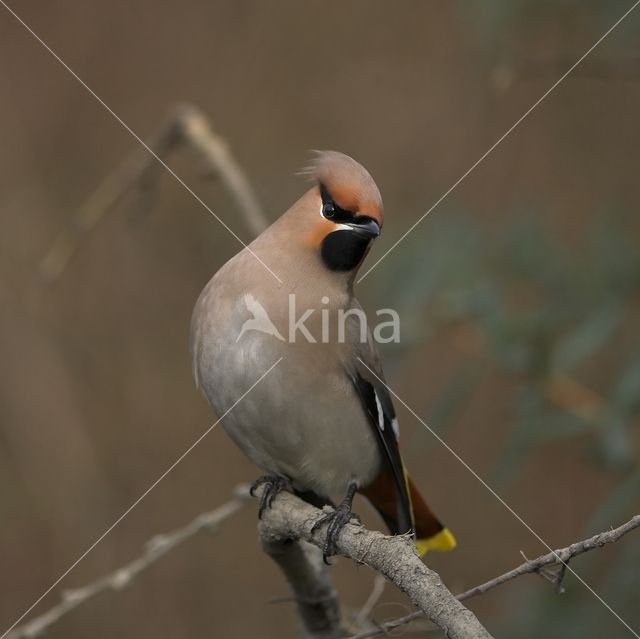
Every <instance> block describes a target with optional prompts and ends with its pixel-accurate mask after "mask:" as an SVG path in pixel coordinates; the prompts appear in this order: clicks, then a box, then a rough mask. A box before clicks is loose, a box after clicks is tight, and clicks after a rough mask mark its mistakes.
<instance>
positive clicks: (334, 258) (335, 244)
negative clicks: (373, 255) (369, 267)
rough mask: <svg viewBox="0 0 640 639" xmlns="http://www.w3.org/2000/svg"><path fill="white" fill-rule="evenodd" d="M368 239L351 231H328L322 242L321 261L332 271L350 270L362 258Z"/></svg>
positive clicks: (367, 245)
mask: <svg viewBox="0 0 640 639" xmlns="http://www.w3.org/2000/svg"><path fill="white" fill-rule="evenodd" d="M370 241H371V239H370V238H368V237H362V236H361V235H358V234H357V233H354V232H353V231H347V230H343V231H334V232H333V233H329V235H327V237H325V238H324V241H323V242H322V247H321V254H322V261H323V262H324V263H325V265H326V266H327V268H329V269H330V270H332V271H352V270H353V269H354V268H356V267H357V266H358V265H359V264H360V262H362V260H363V259H364V256H365V255H366V253H367V249H368V248H369V242H370Z"/></svg>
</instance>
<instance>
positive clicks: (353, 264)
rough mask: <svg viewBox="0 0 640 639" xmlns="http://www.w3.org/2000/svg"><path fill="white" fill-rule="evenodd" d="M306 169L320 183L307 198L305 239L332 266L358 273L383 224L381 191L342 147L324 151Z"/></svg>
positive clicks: (324, 262) (329, 267)
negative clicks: (337, 149)
mask: <svg viewBox="0 0 640 639" xmlns="http://www.w3.org/2000/svg"><path fill="white" fill-rule="evenodd" d="M305 172H306V173H308V174H309V175H310V176H311V177H312V179H313V180H314V181H315V182H316V185H315V186H314V187H313V189H312V190H311V191H310V192H309V193H308V194H307V197H306V198H305V206H304V209H305V212H304V215H305V231H304V238H303V239H304V243H305V245H306V246H307V247H309V248H311V249H312V250H315V251H317V252H318V253H319V255H320V257H321V259H322V262H323V264H324V266H325V267H326V268H328V269H329V270H331V271H341V272H351V271H353V272H354V273H355V271H356V270H357V269H358V267H359V266H360V264H361V263H362V261H363V260H364V258H365V256H366V254H367V252H368V251H369V248H370V246H371V241H372V240H374V239H375V238H376V237H378V235H380V231H381V229H382V223H383V207H382V198H381V196H380V191H379V190H378V187H377V186H376V183H375V182H374V181H373V178H372V177H371V175H369V172H368V171H367V170H366V169H365V168H364V167H363V166H361V165H360V164H358V163H357V162H356V161H355V160H353V159H352V158H350V157H349V156H348V155H344V154H343V153H338V152H337V151H321V152H318V153H317V154H316V157H315V158H314V160H313V162H312V163H311V165H310V166H309V167H308V169H307V170H306V171H305Z"/></svg>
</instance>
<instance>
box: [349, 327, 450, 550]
mask: <svg viewBox="0 0 640 639" xmlns="http://www.w3.org/2000/svg"><path fill="white" fill-rule="evenodd" d="M356 350H357V351H358V354H357V355H356V361H355V365H354V372H353V377H352V379H353V384H354V386H355V388H356V391H357V392H358V395H359V397H360V400H361V401H362V405H363V407H364V409H365V412H366V413H367V415H368V416H369V423H370V424H371V427H372V428H373V429H374V430H375V433H376V435H377V438H378V444H379V446H380V450H381V451H382V453H383V457H384V459H385V461H386V468H385V469H383V471H382V472H381V473H380V474H379V476H378V477H377V478H376V479H375V480H374V481H373V483H372V484H371V485H370V486H368V487H364V490H362V491H361V492H362V493H363V494H364V495H365V496H366V497H367V498H368V499H369V500H370V501H371V503H372V504H373V505H374V506H375V508H376V509H377V510H378V512H379V513H380V514H381V515H382V517H383V518H384V520H385V522H386V524H387V526H388V527H389V529H390V530H391V532H392V533H393V534H402V533H406V532H409V531H411V532H412V533H413V535H414V536H415V537H416V546H417V548H418V552H419V554H420V555H423V554H424V553H425V552H427V550H441V551H446V550H452V549H453V548H455V546H456V540H455V538H454V536H453V535H452V534H451V532H450V531H449V529H448V528H445V527H444V526H443V525H442V523H441V522H440V521H439V520H438V518H437V517H436V516H435V515H434V514H433V512H432V511H431V509H430V508H429V507H428V506H427V504H426V503H425V501H424V499H423V498H422V496H421V495H420V493H419V492H418V490H417V489H416V487H415V486H414V485H413V483H412V481H411V479H410V478H409V475H408V473H407V470H406V468H405V466H404V463H403V461H402V457H401V456H400V449H399V438H400V432H399V428H398V421H397V419H396V413H395V410H394V408H393V402H392V400H391V394H390V392H389V390H388V388H387V386H386V383H385V381H384V376H383V373H382V367H381V365H380V359H379V357H378V352H377V349H376V347H375V345H374V343H373V340H372V339H371V336H370V335H369V341H368V343H367V344H361V345H359V346H358V347H357V349H356Z"/></svg>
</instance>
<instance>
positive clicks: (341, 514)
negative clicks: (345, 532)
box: [311, 483, 360, 565]
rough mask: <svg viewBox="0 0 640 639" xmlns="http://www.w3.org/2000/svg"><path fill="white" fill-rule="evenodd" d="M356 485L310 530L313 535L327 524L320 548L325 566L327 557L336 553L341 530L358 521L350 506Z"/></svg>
mask: <svg viewBox="0 0 640 639" xmlns="http://www.w3.org/2000/svg"><path fill="white" fill-rule="evenodd" d="M356 488H357V486H356V484H355V483H354V484H351V485H350V486H349V489H348V491H347V496H346V497H345V498H344V499H343V500H342V501H341V502H340V503H339V504H338V506H337V507H336V508H334V509H333V510H332V511H331V512H329V513H327V514H326V515H324V517H320V519H318V521H316V523H315V524H313V527H312V528H311V533H312V534H313V533H314V532H315V530H316V529H317V528H319V527H320V526H322V525H323V524H326V523H328V524H329V526H328V527H327V536H326V538H325V541H324V545H323V546H322V559H323V560H324V563H325V564H327V565H328V564H329V562H328V561H327V558H328V557H331V555H335V553H336V542H337V540H338V537H339V535H340V533H341V532H342V529H343V528H344V527H345V526H346V525H347V524H348V523H349V522H350V521H351V520H352V519H357V520H358V521H360V518H359V517H358V515H356V514H355V513H354V512H353V511H352V510H351V505H352V502H353V496H354V495H355V492H356Z"/></svg>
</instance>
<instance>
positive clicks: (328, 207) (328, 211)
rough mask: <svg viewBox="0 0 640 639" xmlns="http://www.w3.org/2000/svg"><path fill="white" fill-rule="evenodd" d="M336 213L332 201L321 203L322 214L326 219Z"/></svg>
mask: <svg viewBox="0 0 640 639" xmlns="http://www.w3.org/2000/svg"><path fill="white" fill-rule="evenodd" d="M335 214H336V208H335V206H333V202H325V203H324V204H323V205H322V215H324V217H326V218H327V219H331V218H332V217H333V216H334V215H335Z"/></svg>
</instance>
